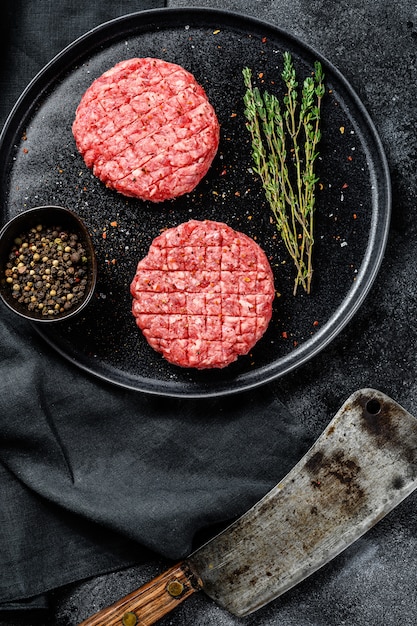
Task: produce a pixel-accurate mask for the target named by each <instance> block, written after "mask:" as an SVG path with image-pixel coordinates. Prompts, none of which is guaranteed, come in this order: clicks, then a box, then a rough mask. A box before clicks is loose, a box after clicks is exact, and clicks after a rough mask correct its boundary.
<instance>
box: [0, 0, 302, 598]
mask: <svg viewBox="0 0 417 626" xmlns="http://www.w3.org/2000/svg"><path fill="white" fill-rule="evenodd" d="M163 5H164V3H163V2H158V1H156V0H149V1H144V0H143V1H141V2H140V1H130V2H129V1H125V2H117V3H114V2H106V1H104V0H100V1H97V2H91V1H90V2H89V3H87V4H85V3H84V2H83V1H73V0H68V1H64V2H59V3H56V2H52V1H47V0H39V1H38V2H36V3H32V2H27V1H26V2H25V1H24V0H22V1H19V0H18V1H14V2H13V3H12V2H7V3H6V10H5V12H4V14H3V15H4V18H5V19H4V21H3V29H4V30H5V32H4V33H3V36H2V38H1V41H2V45H3V50H2V65H1V70H0V93H1V94H2V95H1V102H0V105H1V110H0V114H1V119H2V121H3V122H4V120H5V118H6V116H7V114H8V112H9V111H10V109H11V108H12V106H13V103H14V102H15V101H16V99H17V97H18V96H19V94H20V92H21V91H22V90H23V89H24V87H25V86H26V84H27V83H28V81H29V80H30V79H31V78H32V77H33V76H34V75H35V74H36V73H37V72H38V71H39V70H40V69H41V68H42V67H43V65H44V64H45V63H47V62H48V61H49V60H50V59H51V58H52V57H53V56H54V55H55V54H56V53H57V52H59V51H60V50H61V49H62V48H63V47H64V46H66V45H67V44H68V43H70V42H71V41H73V40H74V39H75V38H76V37H78V36H79V35H81V34H82V33H84V32H86V31H88V30H89V29H91V28H93V27H94V26H97V25H98V24H100V23H103V22H104V21H107V20H109V19H112V18H114V17H117V16H119V15H122V14H126V13H130V12H133V11H137V10H141V9H147V8H156V7H160V6H163ZM0 345H1V355H0V493H1V501H0V573H1V575H0V608H2V609H8V610H10V609H14V608H16V609H22V608H25V607H26V608H33V607H42V606H44V605H45V594H46V593H47V592H48V591H49V590H51V589H54V588H56V587H59V586H61V585H64V584H67V583H70V582H73V581H76V580H81V579H83V578H85V577H89V576H94V575H98V574H100V573H105V572H108V571H112V570H115V569H117V568H120V567H123V566H127V565H129V564H133V563H137V562H140V561H141V560H143V559H144V558H146V555H147V554H149V551H152V553H157V554H159V555H163V556H164V557H166V558H169V559H178V558H181V557H184V556H186V555H187V554H188V553H189V552H190V551H191V550H192V549H193V546H195V545H196V544H197V543H198V541H199V540H198V537H199V534H198V533H199V531H202V532H205V533H207V532H208V533H210V532H214V530H215V529H217V528H218V527H221V526H222V525H224V524H225V523H227V522H228V521H229V520H232V519H233V518H234V517H236V516H237V515H239V514H241V513H243V512H244V511H245V510H246V509H247V508H248V507H249V506H251V505H252V504H253V503H254V502H255V501H256V500H257V499H259V498H260V497H261V496H262V495H264V493H266V492H267V491H268V490H269V489H270V488H271V487H272V486H273V484H275V483H276V482H277V480H278V479H279V478H280V477H282V476H283V475H284V474H285V473H286V471H287V470H288V469H290V467H291V466H292V465H293V464H294V463H295V462H296V461H297V460H298V458H299V457H300V456H301V455H302V453H303V452H305V451H306V449H307V448H308V445H309V443H310V442H308V441H307V439H306V436H305V435H304V434H303V432H302V431H301V427H300V426H299V425H298V424H297V421H296V420H295V419H294V418H293V417H292V416H291V415H290V414H289V412H288V411H287V409H286V408H285V407H284V406H283V405H282V403H281V402H280V401H279V399H278V398H277V397H276V396H275V394H274V392H273V390H272V387H264V388H262V389H257V390H253V391H250V392H247V393H243V394H239V395H237V396H231V397H229V398H219V399H216V398H214V399H210V400H202V401H199V400H179V399H166V398H158V397H155V396H147V395H143V394H141V393H137V392H134V391H130V390H125V389H123V388H119V387H115V386H111V385H108V384H107V383H105V382H103V381H102V380H100V379H98V378H95V377H93V376H89V375H87V374H85V373H84V372H82V371H81V370H79V369H78V368H77V367H76V366H73V365H72V364H70V363H69V362H67V361H66V360H65V359H63V358H62V357H60V356H59V355H58V354H57V353H55V352H54V351H53V350H52V349H51V348H50V347H49V346H47V345H46V344H45V342H44V341H43V340H42V339H41V338H40V337H39V335H38V334H37V333H36V330H35V329H34V327H32V326H31V325H30V324H28V323H26V322H25V321H22V320H20V319H18V318H16V317H15V316H14V315H13V314H11V313H10V312H8V311H7V310H6V308H5V307H4V306H1V309H0Z"/></svg>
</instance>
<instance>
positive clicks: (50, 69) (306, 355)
mask: <svg viewBox="0 0 417 626" xmlns="http://www.w3.org/2000/svg"><path fill="white" fill-rule="evenodd" d="M162 14H163V15H164V16H166V18H169V17H171V19H173V18H174V16H178V17H180V16H184V18H185V17H187V19H186V20H185V19H184V22H185V23H190V22H196V23H197V22H199V20H200V19H201V18H205V21H207V19H210V20H211V21H217V22H219V27H221V21H222V20H223V22H225V21H226V20H229V21H230V20H239V23H243V22H245V23H246V24H248V25H250V26H251V27H252V28H253V29H254V30H256V32H259V29H260V28H263V29H268V30H269V31H272V32H274V33H275V34H276V35H277V37H279V38H285V39H287V40H289V41H291V42H292V43H293V44H294V45H295V46H297V48H299V49H300V50H302V51H306V52H307V53H308V54H309V55H310V56H311V57H315V58H316V59H317V60H318V61H320V62H321V63H322V64H323V66H324V67H325V68H328V70H330V71H331V73H332V76H333V77H334V78H336V80H337V83H338V86H340V85H341V86H342V88H343V89H344V91H345V93H347V94H348V96H349V98H350V99H351V100H352V101H353V102H354V104H355V106H356V108H357V110H358V111H359V112H360V115H361V120H362V122H363V123H364V127H365V128H366V131H367V134H368V135H369V137H368V140H369V139H371V140H372V143H373V145H374V147H375V148H376V151H375V152H373V155H374V161H375V162H378V166H379V168H380V171H381V172H382V173H383V176H382V177H381V178H382V179H383V180H382V181H381V182H379V183H378V184H377V186H378V189H382V188H383V193H384V199H385V202H384V207H383V210H382V208H381V207H379V206H378V203H376V205H377V206H375V195H373V197H372V199H373V202H372V213H371V215H372V218H371V225H370V230H369V234H368V243H367V246H366V248H365V254H364V255H363V257H362V259H361V264H360V267H359V269H358V274H357V277H356V280H355V281H353V282H352V285H351V286H350V288H349V290H348V291H347V293H346V295H345V297H344V298H343V300H342V301H341V303H340V304H339V306H338V307H337V308H336V309H335V310H334V312H333V313H332V314H331V316H330V318H329V320H328V321H327V322H326V323H325V324H324V325H323V327H322V328H320V329H319V330H318V331H316V332H315V334H314V335H313V336H312V337H310V338H309V339H307V340H306V341H304V342H303V343H302V344H300V345H299V346H298V347H297V348H295V349H294V350H292V351H291V352H289V353H287V354H286V355H284V356H283V357H281V358H279V359H278V360H277V361H275V362H274V363H273V364H269V365H266V366H263V367H261V368H258V369H257V370H256V371H253V370H252V371H249V372H248V373H246V372H245V375H243V377H244V378H247V380H243V381H241V380H240V377H241V376H242V375H240V376H239V375H238V376H237V377H236V379H235V382H236V384H235V385H231V384H230V383H229V385H228V387H227V388H224V389H223V388H219V386H218V385H216V387H215V388H213V389H202V388H201V384H200V383H198V386H199V389H197V388H196V390H195V391H192V390H190V389H189V388H188V387H187V389H186V390H181V389H180V388H179V387H180V386H181V385H183V384H184V383H183V382H182V381H181V382H179V383H178V382H177V381H170V382H168V383H165V386H166V387H167V388H164V384H163V383H162V381H159V380H158V381H157V384H156V387H157V388H152V386H151V385H149V384H148V385H146V384H140V381H138V384H135V383H134V382H133V381H132V382H128V381H127V380H126V381H124V382H123V381H122V380H118V379H117V377H115V376H114V375H113V376H112V375H110V374H106V373H102V372H98V371H97V368H94V367H93V366H92V365H88V364H86V363H84V362H81V361H77V360H76V359H75V358H74V356H72V355H69V354H67V353H66V352H65V350H63V349H62V348H61V347H60V346H57V345H56V344H55V343H54V341H52V340H51V339H50V337H48V335H47V333H46V332H45V329H42V328H40V327H39V325H36V324H32V326H33V327H34V329H35V330H36V332H37V333H38V334H39V335H41V336H42V337H43V339H44V340H45V341H46V342H47V343H48V344H49V345H50V346H51V347H52V348H53V349H54V350H55V351H56V352H58V354H60V355H61V356H63V357H64V358H66V359H67V360H69V361H70V362H71V363H74V364H76V365H77V366H78V367H79V368H80V369H81V370H83V371H84V372H86V373H89V374H91V375H93V376H96V377H99V378H100V379H101V380H105V381H107V382H109V383H111V384H115V385H117V386H119V387H124V388H127V389H131V390H134V391H139V392H144V393H148V394H151V395H158V396H169V397H187V398H203V397H214V396H225V395H231V394H234V393H238V392H241V391H247V390H250V389H253V388H255V387H258V386H261V385H264V384H267V383H269V382H272V381H273V380H276V379H278V378H282V377H283V376H285V375H286V374H289V373H290V372H292V371H294V370H295V369H297V368H299V367H301V366H302V365H304V364H305V363H307V362H308V361H310V360H311V359H313V358H314V357H315V356H317V354H319V353H320V352H321V351H322V350H324V349H325V348H326V347H327V346H328V345H329V344H330V343H331V342H332V341H333V339H335V338H336V336H337V335H339V333H340V332H341V331H342V330H343V329H344V328H345V326H346V325H347V324H348V323H349V322H350V321H351V319H352V318H353V317H354V315H355V314H356V312H357V311H358V309H359V308H360V307H361V305H362V304H363V302H364V300H365V299H366V297H367V295H368V293H369V291H370V289H371V287H372V285H373V283H374V281H375V278H376V276H377V274H378V272H379V269H380V266H381V263H382V260H383V258H384V254H385V249H386V245H387V240H388V235H389V226H390V220H391V204H392V190H391V177H390V170H389V165H388V161H387V157H386V154H385V150H384V147H383V144H382V141H381V138H380V136H379V133H378V131H377V129H376V127H375V125H374V123H373V121H372V118H371V117H370V115H369V113H368V111H367V109H366V107H365V106H364V104H363V102H362V100H361V99H360V98H359V96H358V94H357V92H356V90H355V89H354V88H353V87H352V85H351V84H350V82H349V81H348V80H347V79H346V78H345V76H344V75H343V74H342V73H341V72H340V70H339V69H338V68H337V67H336V66H335V65H334V64H333V63H332V62H331V61H329V59H328V58H326V57H325V56H324V55H322V54H321V53H320V52H319V51H318V50H316V49H315V48H314V47H313V46H311V45H310V44H308V43H305V42H304V41H303V40H302V39H301V38H300V37H298V36H297V35H294V34H292V33H291V32H289V31H288V30H285V29H283V28H281V27H279V26H277V25H275V24H274V23H272V22H270V21H265V20H262V19H259V18H256V17H253V16H250V15H248V14H245V13H240V12H236V11H232V10H228V9H216V8H209V7H195V6H190V7H187V8H185V7H178V8H167V7H160V8H155V9H148V10H144V11H135V12H132V13H127V14H124V15H121V16H119V17H116V18H113V19H111V20H108V21H106V22H103V23H101V24H99V25H97V26H95V27H93V28H92V29H90V30H88V31H86V32H85V33H83V34H82V35H80V36H79V37H77V38H76V39H74V40H73V41H72V42H70V43H69V44H68V45H66V46H65V47H64V48H63V49H62V50H61V51H59V52H58V53H57V54H56V55H55V56H54V57H53V58H52V59H51V60H50V61H49V62H48V63H47V64H46V65H44V67H43V68H42V69H41V70H40V71H39V72H38V73H37V74H36V75H35V76H34V77H33V79H32V80H31V81H30V82H29V83H28V85H27V86H26V88H25V89H24V90H23V91H22V93H21V95H20V96H19V98H18V99H17V101H16V103H15V105H14V106H13V108H12V110H11V111H10V113H9V115H8V116H7V118H6V121H5V124H4V126H3V128H2V131H1V133H0V164H1V163H3V162H5V163H7V164H9V162H10V151H11V150H12V149H13V142H11V141H9V144H7V140H8V137H9V135H10V134H12V135H13V137H15V135H16V130H17V128H18V127H21V125H22V123H23V121H24V120H25V119H28V117H30V114H31V112H32V110H33V106H34V105H33V102H32V106H30V107H25V105H26V102H27V101H28V100H30V99H31V94H32V92H33V91H36V99H39V98H40V97H41V95H42V94H44V92H45V91H46V90H47V89H48V86H50V85H51V84H53V83H54V82H55V81H56V73H57V71H58V73H61V72H62V71H63V70H64V69H65V68H66V67H68V65H74V64H75V63H76V61H77V58H80V59H81V58H82V57H85V56H88V54H89V52H90V50H92V49H94V48H96V47H97V44H98V43H100V42H101V45H105V42H106V41H107V42H109V41H111V40H114V39H115V38H117V36H118V35H117V34H118V32H119V33H120V25H121V24H122V23H123V24H130V23H131V22H132V21H133V22H136V21H137V20H139V22H140V21H146V20H148V21H149V20H150V19H152V17H155V18H156V17H157V16H158V15H159V16H160V15H162ZM226 25H228V24H226ZM123 32H125V31H123ZM96 40H97V41H96ZM86 42H88V43H89V46H88V49H87V50H86V49H85V47H84V48H83V46H85V43H86ZM52 73H53V74H54V75H53V76H50V74H52ZM38 87H40V89H38ZM23 108H25V111H24V112H23V115H22V117H20V116H19V114H20V112H21V110H22V109H23ZM16 118H18V120H19V121H18V122H17V125H16V129H15V131H13V128H12V127H13V124H16ZM366 146H367V147H368V143H366ZM9 167H10V166H9ZM375 169H378V167H377V168H375ZM4 212H5V211H4ZM3 217H4V215H3ZM277 364H280V367H277ZM107 369H108V370H111V371H113V370H114V368H113V367H108V368H107ZM251 374H252V376H251ZM254 374H256V376H254ZM135 380H137V378H135ZM145 380H148V379H142V383H144V382H145ZM190 384H191V383H190ZM193 384H194V383H193ZM173 385H174V387H172V386H173ZM196 385H197V383H196ZM161 387H162V388H161Z"/></svg>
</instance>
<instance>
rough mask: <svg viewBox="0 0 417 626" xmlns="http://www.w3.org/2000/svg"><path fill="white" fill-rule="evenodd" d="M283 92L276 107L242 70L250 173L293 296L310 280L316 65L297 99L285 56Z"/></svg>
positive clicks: (319, 75)
mask: <svg viewBox="0 0 417 626" xmlns="http://www.w3.org/2000/svg"><path fill="white" fill-rule="evenodd" d="M283 60H284V65H283V71H282V74H281V76H282V79H283V81H284V83H285V86H286V93H285V95H284V98H283V103H282V104H281V103H280V102H279V100H278V98H277V97H276V96H275V95H274V94H270V93H269V92H268V91H264V93H263V94H261V92H260V90H259V88H258V87H256V86H254V85H253V81H252V71H251V70H250V69H249V68H248V67H245V68H244V69H243V78H244V84H245V87H246V92H245V95H244V104H245V117H246V127H247V128H248V130H249V132H250V134H251V139H252V156H253V162H254V171H255V172H256V173H257V174H258V175H259V177H260V178H261V181H262V185H263V188H264V192H265V197H266V199H267V201H268V203H269V205H270V207H271V210H272V213H273V216H274V219H275V222H276V227H277V229H278V231H279V233H280V235H281V238H282V240H283V241H284V244H285V247H286V248H287V250H288V252H289V254H290V256H291V258H292V260H293V262H294V265H295V268H296V277H295V280H294V289H293V293H294V295H295V294H296V293H297V288H298V286H299V285H301V286H302V287H303V289H304V290H305V291H306V292H307V293H310V290H311V280H312V276H313V263H312V253H313V245H314V212H315V211H314V209H315V190H316V184H317V182H318V177H317V175H316V172H315V162H316V159H317V156H318V150H317V147H318V144H319V142H320V139H321V130H320V113H321V102H322V98H323V96H324V92H325V87H324V73H323V69H322V66H321V63H320V62H318V61H316V63H315V65H314V73H313V75H312V76H308V77H306V78H305V79H304V82H303V85H302V88H301V101H299V99H300V95H299V85H298V81H297V76H296V72H295V68H294V64H293V61H292V57H291V55H290V53H289V52H284V54H283Z"/></svg>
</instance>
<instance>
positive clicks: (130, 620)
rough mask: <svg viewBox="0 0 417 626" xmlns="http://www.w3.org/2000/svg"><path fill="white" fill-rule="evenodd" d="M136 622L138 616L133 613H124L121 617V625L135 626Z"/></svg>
mask: <svg viewBox="0 0 417 626" xmlns="http://www.w3.org/2000/svg"><path fill="white" fill-rule="evenodd" d="M137 623H138V618H137V617H136V615H135V614H134V613H130V612H129V613H125V614H124V615H123V617H122V624H123V626H135V624H137Z"/></svg>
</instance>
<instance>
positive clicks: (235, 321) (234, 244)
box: [130, 220, 275, 369]
mask: <svg viewBox="0 0 417 626" xmlns="http://www.w3.org/2000/svg"><path fill="white" fill-rule="evenodd" d="M130 289H131V294H132V296H133V306H132V312H133V315H134V317H135V318H136V323H137V325H138V326H139V328H141V330H142V332H143V334H144V336H145V337H146V339H147V340H148V342H149V344H150V345H151V346H152V347H153V348H154V349H155V350H157V351H158V352H161V353H162V354H163V356H164V357H165V358H166V359H167V360H168V361H170V362H171V363H174V364H176V365H180V366H182V367H194V368H197V369H205V368H222V367H225V366H226V365H229V363H232V362H233V361H235V360H236V359H237V357H238V356H239V355H243V354H247V353H248V352H249V350H250V349H251V348H252V347H253V346H254V345H255V343H256V342H257V341H258V340H259V339H260V338H261V337H262V335H263V334H264V332H265V330H266V329H267V327H268V324H269V321H270V319H271V315H272V301H273V299H274V297H275V289H274V280H273V275H272V270H271V267H270V265H269V262H268V259H267V258H266V255H265V253H264V252H263V250H262V249H261V248H260V247H259V245H258V244H257V243H256V242H255V241H253V239H251V238H250V237H248V236H247V235H245V234H243V233H240V232H236V231H235V230H233V229H232V228H230V227H229V226H227V225H226V224H223V223H221V222H214V221H209V220H205V221H197V220H191V221H189V222H185V223H183V224H180V225H179V226H177V227H175V228H170V229H168V230H166V231H165V232H163V233H162V234H161V235H160V236H158V237H157V238H156V239H154V241H153V242H152V244H151V246H150V248H149V252H148V254H147V256H146V257H145V258H144V259H142V260H141V261H140V262H139V264H138V266H137V270H136V274H135V277H134V279H133V281H132V283H131V288H130Z"/></svg>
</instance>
